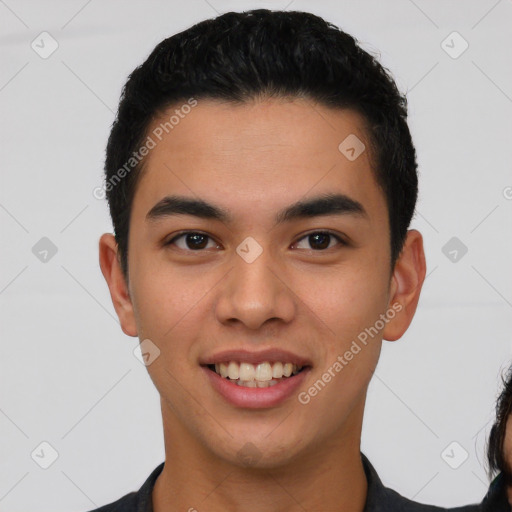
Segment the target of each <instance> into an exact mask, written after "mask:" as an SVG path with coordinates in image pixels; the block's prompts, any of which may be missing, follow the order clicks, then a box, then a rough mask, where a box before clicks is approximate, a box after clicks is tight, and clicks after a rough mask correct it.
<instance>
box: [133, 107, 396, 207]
mask: <svg viewBox="0 0 512 512" xmlns="http://www.w3.org/2000/svg"><path fill="white" fill-rule="evenodd" d="M185 111H186V112H187V113H186V114H185V113H184V112H185ZM177 114H180V115H179V116H178V115H177ZM172 116H174V117H173V119H172V121H173V122H172V123H171V122H169V120H170V119H171V117H172ZM148 136H149V137H151V139H152V140H153V142H154V147H153V149H151V151H150V152H149V154H148V156H147V157H146V160H145V162H144V170H143V172H142V175H141V179H140V180H139V184H138V187H137V191H136V194H135V200H134V209H135V207H136V206H137V205H138V204H140V203H144V204H145V205H146V206H148V207H150V206H152V205H153V204H154V203H156V202H157V201H158V200H160V199H161V198H162V197H163V196H165V195H167V194H169V193H179V194H186V195H190V196H200V197H201V198H202V199H205V200H209V201H210V202H215V203H216V204H219V205H224V206H226V208H227V209H234V210H237V211H238V213H239V214H243V213H244V212H245V215H247V216H251V215H253V214H254V211H255V210H254V208H263V209H267V210H269V212H270V210H273V211H276V210H278V209H280V208H281V207H282V206H284V205H286V204H288V203H291V202H293V201H297V200H298V199H301V198H304V197H307V195H308V194H312V195H316V194H318V193H326V192H328V193H331V192H334V191H336V192H340V193H343V194H346V195H348V196H350V197H353V198H354V199H355V200H357V201H359V202H362V203H364V204H367V207H368V209H369V210H371V209H372V208H373V209H376V210H379V209H380V210H382V208H384V209H385V208H386V206H385V200H384V197H383V194H382V191H381V189H380V187H378V185H377V183H376V180H375V176H374V172H373V170H372V161H371V154H370V143H369V138H368V134H367V132H366V130H365V127H364V121H363V119H362V118H361V116H360V115H359V114H357V113H356V112H354V111H350V110H339V109H338V110H335V109H330V108H327V107H324V106H321V105H318V104H316V103H314V102H312V101H310V100H305V99H293V100H292V99H289V100H288V99H265V100H254V101H250V102H247V103H243V104H234V103H225V102H224V103H223V102H220V101H217V100H198V101H197V105H196V106H194V107H193V108H190V109H189V108H187V109H184V110H183V111H181V110H180V105H173V106H172V107H170V108H169V109H168V110H167V111H166V113H165V114H164V115H163V116H162V117H160V118H159V119H157V120H155V121H154V122H153V123H152V125H151V126H150V127H149V130H148ZM354 157H355V158H354ZM365 208H366V206H365ZM370 213H371V212H370ZM376 213H378V212H376ZM380 213H382V211H380Z"/></svg>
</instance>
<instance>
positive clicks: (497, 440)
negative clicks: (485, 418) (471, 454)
mask: <svg viewBox="0 0 512 512" xmlns="http://www.w3.org/2000/svg"><path fill="white" fill-rule="evenodd" d="M511 413H512V366H510V368H509V369H508V371H507V374H506V376H505V377H503V389H502V391H501V393H500V396H499V397H498V400H497V401H496V420H495V423H494V425H493V426H492V428H491V432H490V434H489V441H488V446H487V461H488V464H489V476H491V477H492V476H493V475H495V474H496V473H498V472H501V473H503V475H504V477H505V481H506V482H507V484H508V485H512V468H511V467H510V464H509V463H508V462H507V454H506V453H505V435H506V433H507V420H508V418H509V417H510V414H511Z"/></svg>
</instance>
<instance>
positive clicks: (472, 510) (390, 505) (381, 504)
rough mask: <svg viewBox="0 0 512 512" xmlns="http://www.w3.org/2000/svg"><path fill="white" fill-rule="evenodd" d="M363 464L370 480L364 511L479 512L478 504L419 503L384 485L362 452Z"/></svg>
mask: <svg viewBox="0 0 512 512" xmlns="http://www.w3.org/2000/svg"><path fill="white" fill-rule="evenodd" d="M361 458H362V460H363V466H364V470H365V473H366V479H367V481H368V495H367V498H366V506H365V509H364V512H446V511H451V512H479V511H480V507H479V506H478V505H469V506H465V507H459V508H450V509H448V508H443V507H437V506H434V505H427V504H423V503H418V502H416V501H412V500H409V499H408V498H404V497H403V496H402V495H400V494H398V493H397V492H396V491H393V490H392V489H389V488H387V487H385V486H384V485H383V483H382V482H381V480H380V478H379V476H378V474H377V472H376V471H375V469H374V467H373V466H372V465H371V463H370V461H369V460H368V459H367V458H366V457H365V456H364V454H362V453H361Z"/></svg>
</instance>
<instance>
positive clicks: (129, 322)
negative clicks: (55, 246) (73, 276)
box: [99, 233, 137, 336]
mask: <svg viewBox="0 0 512 512" xmlns="http://www.w3.org/2000/svg"><path fill="white" fill-rule="evenodd" d="M99 249H100V267H101V272H102V274H103V277H104V278H105V281H107V284H108V288H109V290H110V297H111V298H112V304H113V305H114V308H115V310H116V313H117V316H118V318H119V321H120V323H121V329H123V332H124V333H125V334H127V335H128V336H137V326H136V323H135V315H134V313H133V304H132V300H131V298H130V294H129V291H128V286H127V283H126V279H125V277H124V274H123V272H122V270H121V265H120V263H119V254H118V246H117V242H116V239H115V237H114V235H112V234H111V233H105V234H104V235H102V236H101V238H100V244H99Z"/></svg>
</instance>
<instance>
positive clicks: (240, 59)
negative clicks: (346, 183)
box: [105, 9, 418, 277]
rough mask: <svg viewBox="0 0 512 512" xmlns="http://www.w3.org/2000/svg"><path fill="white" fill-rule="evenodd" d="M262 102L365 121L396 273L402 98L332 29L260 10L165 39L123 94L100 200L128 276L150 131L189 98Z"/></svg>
mask: <svg viewBox="0 0 512 512" xmlns="http://www.w3.org/2000/svg"><path fill="white" fill-rule="evenodd" d="M258 97H277V98H280V97H282V98H290V97H291V98H294V97H301V98H307V99H310V100H313V101H315V102H317V103H319V104H322V105H325V106H327V107H330V108H333V109H352V110H354V111H356V112H357V113H359V114H360V115H361V116H362V119H363V121H364V122H365V125H366V129H367V131H368V136H369V142H370V146H371V147H372V149H373V151H372V153H373V156H374V165H373V167H374V172H375V178H376V181H377V183H378V184H379V186H380V187H381V188H382V190H383V192H384V195H385V198H386V202H387V208H388V214H389V225H390V253H391V263H392V265H393V266H394V263H395V261H396V259H397V257H398V256H399V254H400V252H401V250H402V247H403V244H404V241H405V237H406V234H407V229H408V227H409V224H410V221H411V218H412V216H413V213H414V208H415V205H416V199H417V193H418V192H417V190H418V177H417V164H416V152H415V149H414V146H413V143H412V138H411V134H410V132H409V128H408V126H407V100H406V97H405V96H404V95H402V94H401V93H400V92H399V91H398V88H397V86H396V84H395V82H394V80H393V79H392V78H391V75H390V73H389V72H388V71H387V70H386V69H385V68H384V67H383V66H382V65H381V64H380V63H379V62H378V61H377V58H376V57H374V56H372V55H370V54H369V53H368V52H366V51H365V50H363V49H362V48H361V47H360V46H359V44H358V42H357V41H356V39H355V38H354V37H352V36H351V35H349V34H347V33H345V32H343V31H342V30H341V29H339V28H338V27H336V26H335V25H333V24H331V23H329V22H326V21H325V20H323V19H322V18H320V17H318V16H315V15H313V14H310V13H306V12H299V11H290V12H287V11H270V10H267V9H257V10H252V11H247V12H228V13H226V14H223V15H221V16H218V17H217V18H214V19H209V20H205V21H202V22H200V23H198V24H196V25H194V26H192V27H190V28H189V29H187V30H185V31H183V32H181V33H179V34H176V35H173V36H172V37H169V38H168V39H165V40H164V41H162V42H160V43H159V44H158V45H157V46H156V47H155V49H154V50H153V51H152V53H151V54H150V55H149V57H148V58H147V60H146V61H145V62H144V63H143V64H142V65H140V66H139V67H137V68H136V69H135V70H134V71H133V72H132V73H131V74H130V76H129V77H128V80H127V82H126V84H125V85H124V88H123V91H122V94H121V100H120V103H119V108H118V111H117V117H116V119H115V121H114V123H113V125H112V130H111V133H110V137H109V140H108V144H107V149H106V160H105V191H106V197H107V199H108V203H109V208H110V214H111V217H112V222H113V226H114V233H115V237H116V241H117V244H118V248H119V254H120V263H121V266H122V268H123V272H124V273H125V276H126V277H128V264H127V261H128V254H127V250H128V236H129V222H130V212H131V206H132V201H133V197H134V194H135V190H136V185H137V180H138V177H139V176H140V173H141V170H142V169H143V163H144V160H143V159H140V154H139V152H138V150H139V148H141V147H142V145H143V144H144V141H146V139H147V136H148V128H149V126H150V124H151V122H152V121H153V120H154V119H157V118H158V117H160V116H161V115H163V114H164V113H165V111H166V110H167V109H168V108H169V107H171V106H173V105H176V104H178V103H179V102H183V103H184V104H187V102H190V101H191V98H192V99H193V101H197V99H200V98H207V99H217V100H220V101H227V102H232V103H235V104H236V103H243V102H247V101H249V100H251V99H255V98H258ZM340 142H341V141H340ZM134 157H135V158H134ZM139 159H140V161H139ZM128 162H130V164H129V165H127V163H128Z"/></svg>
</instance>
